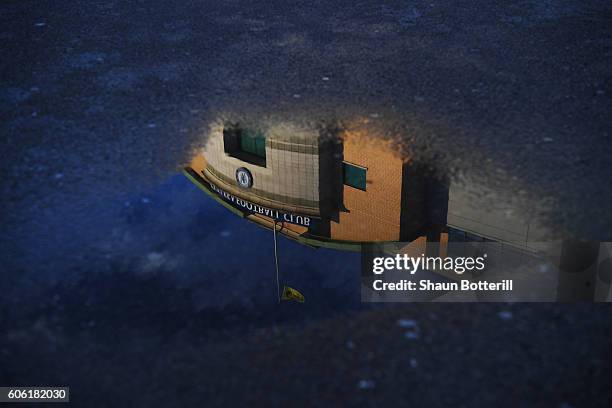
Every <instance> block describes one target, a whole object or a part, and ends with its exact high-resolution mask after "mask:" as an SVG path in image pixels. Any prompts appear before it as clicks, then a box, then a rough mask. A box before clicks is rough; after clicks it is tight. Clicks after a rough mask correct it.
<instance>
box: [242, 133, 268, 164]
mask: <svg viewBox="0 0 612 408" xmlns="http://www.w3.org/2000/svg"><path fill="white" fill-rule="evenodd" d="M240 150H242V151H243V152H245V153H249V154H252V155H255V156H258V157H261V158H262V159H264V160H265V159H266V138H265V136H264V135H262V134H261V133H255V132H251V131H248V130H243V131H242V132H240Z"/></svg>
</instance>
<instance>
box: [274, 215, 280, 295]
mask: <svg viewBox="0 0 612 408" xmlns="http://www.w3.org/2000/svg"><path fill="white" fill-rule="evenodd" d="M274 263H275V265H276V293H277V295H278V303H280V301H281V295H280V281H279V278H278V250H277V249H276V220H274Z"/></svg>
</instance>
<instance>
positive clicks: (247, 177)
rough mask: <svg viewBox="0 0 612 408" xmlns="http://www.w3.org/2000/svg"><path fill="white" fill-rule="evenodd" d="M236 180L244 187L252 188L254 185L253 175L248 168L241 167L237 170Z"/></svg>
mask: <svg viewBox="0 0 612 408" xmlns="http://www.w3.org/2000/svg"><path fill="white" fill-rule="evenodd" d="M236 181H237V182H238V185H239V186H240V187H242V188H251V186H252V185H253V175H251V172H250V171H249V170H248V169H246V168H244V167H240V168H239V169H238V170H236Z"/></svg>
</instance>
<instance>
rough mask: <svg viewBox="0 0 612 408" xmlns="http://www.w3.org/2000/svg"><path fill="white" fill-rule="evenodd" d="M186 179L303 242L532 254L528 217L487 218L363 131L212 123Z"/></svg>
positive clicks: (465, 198) (488, 215) (244, 214)
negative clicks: (436, 245) (462, 242)
mask: <svg viewBox="0 0 612 408" xmlns="http://www.w3.org/2000/svg"><path fill="white" fill-rule="evenodd" d="M185 174H186V175H187V176H188V177H189V178H190V179H191V180H192V181H193V182H194V183H195V184H196V185H198V186H199V187H200V188H201V189H202V190H204V191H205V192H206V193H208V194H209V195H210V196H212V197H213V198H214V199H216V200H217V201H219V202H220V203H221V204H222V205H224V206H226V207H227V208H229V209H230V210H231V211H233V212H234V213H236V214H237V215H239V216H241V217H244V218H247V219H249V220H250V221H253V222H256V223H257V224H259V225H261V226H263V227H265V228H270V229H271V228H273V227H274V225H277V228H278V230H279V232H280V233H282V234H284V235H286V236H287V237H289V238H292V239H294V240H296V241H299V242H301V243H304V244H307V245H312V246H325V247H332V248H337V249H347V250H360V249H361V246H362V245H363V244H364V243H372V242H390V241H401V242H414V241H416V242H421V243H424V242H426V241H434V242H442V243H444V242H447V241H448V239H449V234H451V235H454V236H456V237H461V236H463V237H464V238H465V237H468V236H470V237H476V238H477V239H481V240H493V241H500V242H504V243H507V244H509V245H512V246H515V247H518V248H522V249H526V250H530V249H532V248H530V242H531V241H532V240H530V229H531V236H535V235H534V233H533V232H534V227H533V226H530V225H529V222H527V221H525V220H526V219H528V217H526V216H525V217H523V218H521V217H517V216H512V215H508V213H507V212H498V213H497V214H496V213H494V212H493V213H492V212H486V213H485V212H483V211H481V210H482V209H481V208H479V207H478V206H474V205H473V203H471V202H470V198H469V197H468V196H467V195H466V194H464V193H463V191H462V190H461V189H460V188H456V187H455V186H452V185H451V183H449V182H447V181H445V180H442V179H440V178H438V177H434V176H432V175H431V174H430V172H428V171H426V170H424V169H423V167H422V166H419V165H417V164H415V163H414V162H413V161H412V160H411V158H410V157H405V156H401V155H400V154H399V153H398V149H397V148H396V146H394V145H393V143H392V142H390V141H388V140H384V139H381V138H379V137H376V136H374V135H371V134H368V133H367V132H365V131H362V130H359V127H355V129H352V130H350V129H338V128H334V127H326V128H319V129H302V128H299V127H296V126H293V125H291V124H287V123H280V124H277V125H275V126H270V127H268V128H266V129H264V130H254V129H249V128H245V127H241V126H240V125H239V124H232V125H228V124H227V123H225V124H215V125H213V126H211V128H210V134H209V135H208V139H207V142H206V144H205V146H204V147H203V149H201V150H199V151H198V152H197V153H196V154H195V156H194V157H193V159H192V160H191V163H190V165H189V166H188V167H187V168H186V169H185Z"/></svg>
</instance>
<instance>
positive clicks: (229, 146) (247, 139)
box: [223, 126, 266, 167]
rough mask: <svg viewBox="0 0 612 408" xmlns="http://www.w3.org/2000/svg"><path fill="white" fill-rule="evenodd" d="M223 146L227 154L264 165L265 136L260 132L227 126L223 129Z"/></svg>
mask: <svg viewBox="0 0 612 408" xmlns="http://www.w3.org/2000/svg"><path fill="white" fill-rule="evenodd" d="M223 146H224V150H225V153H227V154H228V155H229V156H232V157H235V158H237V159H239V160H242V161H244V162H247V163H251V164H255V165H257V166H263V167H265V166H266V137H265V135H264V134H263V133H261V132H258V131H253V130H250V129H242V128H239V127H237V126H227V127H226V128H224V129H223Z"/></svg>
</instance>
